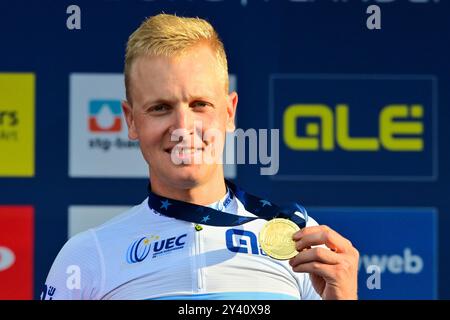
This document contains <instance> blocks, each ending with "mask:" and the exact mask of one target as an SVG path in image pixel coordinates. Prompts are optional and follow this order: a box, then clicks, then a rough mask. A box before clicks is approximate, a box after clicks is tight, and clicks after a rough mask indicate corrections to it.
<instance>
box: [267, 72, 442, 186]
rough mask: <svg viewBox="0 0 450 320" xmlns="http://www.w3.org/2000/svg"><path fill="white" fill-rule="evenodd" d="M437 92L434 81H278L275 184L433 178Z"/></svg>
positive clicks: (287, 77) (273, 95) (273, 100)
mask: <svg viewBox="0 0 450 320" xmlns="http://www.w3.org/2000/svg"><path fill="white" fill-rule="evenodd" d="M437 88H438V87H437V80H436V78H435V77H434V76H431V75H430V76H429V75H417V76H411V75H320V74H316V75H294V74H277V75H272V76H271V79H270V98H269V99H270V110H269V111H270V117H271V118H270V122H271V126H272V127H273V128H280V129H281V132H282V141H283V143H281V144H280V170H279V171H278V175H277V176H275V177H273V178H274V179H280V180H297V179H299V180H305V179H306V180H316V179H321V180H324V179H325V180H328V179H329V180H355V179H357V180H409V181H410V180H433V179H435V178H436V176H437V131H436V112H437V111H436V110H437V102H436V101H437Z"/></svg>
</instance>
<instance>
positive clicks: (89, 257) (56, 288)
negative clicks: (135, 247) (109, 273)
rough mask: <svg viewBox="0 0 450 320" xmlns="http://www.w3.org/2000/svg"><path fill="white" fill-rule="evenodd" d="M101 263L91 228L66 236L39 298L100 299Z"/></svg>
mask: <svg viewBox="0 0 450 320" xmlns="http://www.w3.org/2000/svg"><path fill="white" fill-rule="evenodd" d="M102 266H103V262H102V259H101V251H100V247H99V245H98V240H97V236H96V235H95V232H94V231H93V230H88V231H85V232H82V233H80V234H77V235H76V236H74V237H72V238H71V239H69V240H68V241H67V242H66V244H65V245H64V246H63V248H62V249H61V251H60V252H59V253H58V255H57V257H56V259H55V261H54V262H53V265H52V267H51V269H50V272H49V274H48V276H47V280H46V282H45V285H44V287H43V289H42V293H41V297H40V298H41V300H94V299H99V297H100V293H101V289H102V285H103V282H104V272H103V267H102Z"/></svg>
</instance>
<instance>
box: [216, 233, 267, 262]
mask: <svg viewBox="0 0 450 320" xmlns="http://www.w3.org/2000/svg"><path fill="white" fill-rule="evenodd" d="M225 242H226V244H227V249H228V250H230V251H231V252H236V253H247V254H254V255H263V256H267V254H266V253H265V252H264V250H263V249H261V247H260V246H259V244H258V238H257V237H256V235H255V234H254V233H253V232H251V231H248V230H242V229H228V230H227V231H226V232H225Z"/></svg>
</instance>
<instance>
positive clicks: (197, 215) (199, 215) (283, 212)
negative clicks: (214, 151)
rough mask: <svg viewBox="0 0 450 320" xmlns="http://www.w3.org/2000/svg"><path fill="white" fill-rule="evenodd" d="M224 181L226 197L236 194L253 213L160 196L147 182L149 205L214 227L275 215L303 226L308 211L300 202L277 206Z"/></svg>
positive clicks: (271, 217)
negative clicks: (248, 214)
mask: <svg viewBox="0 0 450 320" xmlns="http://www.w3.org/2000/svg"><path fill="white" fill-rule="evenodd" d="M225 182H226V185H227V187H228V190H229V191H230V192H229V197H230V198H231V199H233V197H234V196H236V198H237V199H239V201H240V202H241V203H242V204H243V206H244V207H245V209H246V210H247V211H248V212H251V213H252V214H254V215H255V216H256V217H243V216H239V215H235V214H231V213H228V212H223V211H219V210H216V209H213V208H209V207H205V206H201V205H197V204H193V203H188V202H184V201H179V200H175V199H169V198H165V197H161V196H159V195H157V194H155V193H153V192H152V191H151V185H150V184H149V186H148V205H149V207H150V208H151V209H153V210H156V211H157V212H158V213H160V214H162V215H164V216H167V217H171V218H175V219H178V220H184V221H188V222H193V223H197V224H205V225H210V226H217V227H224V226H238V225H241V224H244V223H247V222H250V221H253V220H256V219H265V220H271V219H274V218H285V219H289V220H291V221H293V222H295V223H296V224H297V225H298V226H299V227H300V228H303V227H305V225H306V222H307V220H308V215H307V213H306V210H305V208H303V207H302V206H300V205H298V204H296V203H295V204H294V205H292V206H289V207H279V206H277V205H275V204H274V203H272V202H270V201H268V200H265V199H261V198H259V197H257V196H254V195H251V194H249V193H247V192H245V191H243V190H242V189H240V188H239V187H237V186H236V185H234V184H233V183H232V182H230V181H228V180H225ZM227 200H228V199H227ZM296 211H299V212H301V213H302V214H303V216H304V217H305V218H304V219H303V218H301V217H299V216H298V215H296V214H295V212H296Z"/></svg>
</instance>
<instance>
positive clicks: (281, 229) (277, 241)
mask: <svg viewBox="0 0 450 320" xmlns="http://www.w3.org/2000/svg"><path fill="white" fill-rule="evenodd" d="M298 230H300V228H299V226H298V225H296V224H295V223H294V222H292V221H291V220H288V219H282V218H276V219H272V220H270V221H268V222H267V223H266V224H265V225H264V226H263V228H262V229H261V231H260V232H259V244H260V245H261V248H262V249H263V250H264V251H265V252H266V253H267V255H269V256H270V257H272V258H275V259H278V260H288V259H290V258H292V257H295V256H296V255H297V254H298V251H297V249H296V248H295V241H294V240H292V236H293V235H294V233H295V232H297V231H298Z"/></svg>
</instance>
